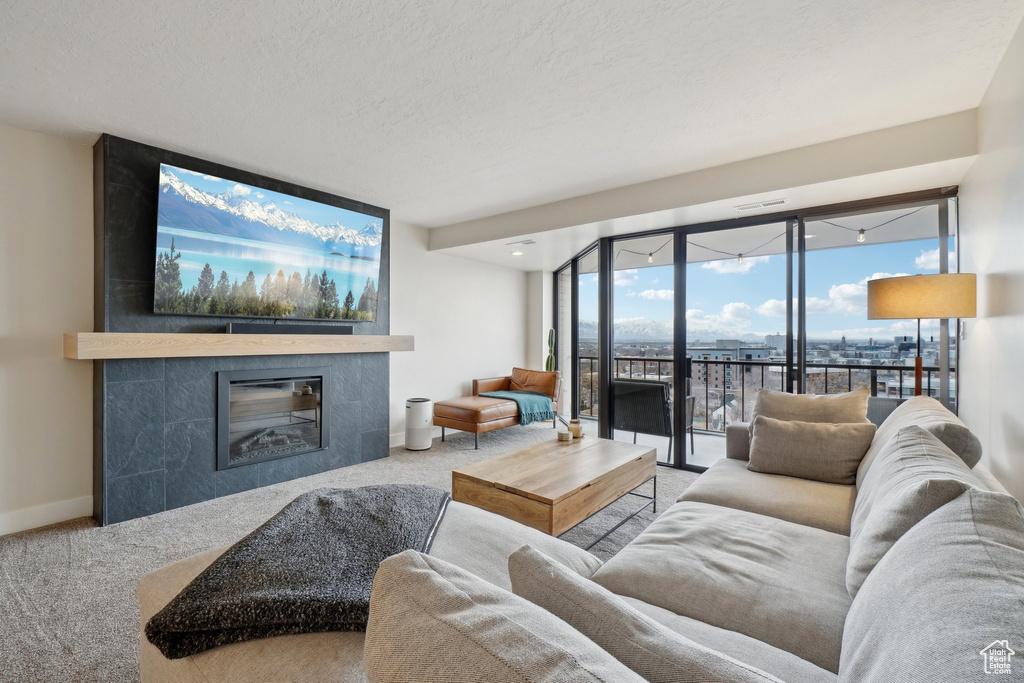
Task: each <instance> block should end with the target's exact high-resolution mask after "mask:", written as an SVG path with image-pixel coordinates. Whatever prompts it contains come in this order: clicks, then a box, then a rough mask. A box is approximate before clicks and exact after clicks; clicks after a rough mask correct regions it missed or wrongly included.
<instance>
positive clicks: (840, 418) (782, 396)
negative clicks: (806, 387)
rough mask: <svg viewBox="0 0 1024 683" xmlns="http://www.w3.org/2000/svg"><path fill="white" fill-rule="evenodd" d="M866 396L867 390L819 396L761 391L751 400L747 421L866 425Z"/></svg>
mask: <svg viewBox="0 0 1024 683" xmlns="http://www.w3.org/2000/svg"><path fill="white" fill-rule="evenodd" d="M870 395H871V392H870V391H868V388H867V387H861V388H860V389H855V390H853V391H850V392H846V393H843V394H825V395H822V396H815V395H813V394H788V393H785V392H782V391H772V390H771V389H761V390H760V391H758V392H757V395H756V396H755V397H754V408H753V410H752V411H751V419H752V420H753V418H756V417H757V416H758V415H764V416H765V417H771V418H774V419H776V420H800V421H801V422H828V423H832V424H835V423H840V422H844V423H845V422H867V421H868V397H869V396H870Z"/></svg>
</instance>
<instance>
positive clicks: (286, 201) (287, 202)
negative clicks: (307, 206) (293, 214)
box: [284, 199, 292, 206]
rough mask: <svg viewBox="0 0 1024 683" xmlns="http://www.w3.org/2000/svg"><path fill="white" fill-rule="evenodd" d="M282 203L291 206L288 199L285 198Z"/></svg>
mask: <svg viewBox="0 0 1024 683" xmlns="http://www.w3.org/2000/svg"><path fill="white" fill-rule="evenodd" d="M284 203H285V204H288V205H289V206H291V204H292V203H291V202H290V201H288V200H287V199H286V200H284Z"/></svg>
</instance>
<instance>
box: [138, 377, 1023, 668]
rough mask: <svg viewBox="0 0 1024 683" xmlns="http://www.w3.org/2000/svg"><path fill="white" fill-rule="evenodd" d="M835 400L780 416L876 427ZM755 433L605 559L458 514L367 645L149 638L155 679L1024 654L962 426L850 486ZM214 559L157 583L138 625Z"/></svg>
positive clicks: (999, 498)
mask: <svg viewBox="0 0 1024 683" xmlns="http://www.w3.org/2000/svg"><path fill="white" fill-rule="evenodd" d="M759 398H760V397H759ZM825 398H826V397H819V398H818V399H813V398H808V399H807V400H808V401H810V402H809V403H802V404H801V403H799V402H798V403H787V404H786V405H785V406H784V407H785V408H786V409H787V410H789V409H796V410H797V413H796V414H793V415H788V416H786V417H787V419H788V420H797V421H800V422H807V423H823V424H824V423H840V424H842V423H863V422H864V421H865V419H866V418H865V417H864V415H865V411H864V410H863V409H862V408H861V406H866V396H858V395H853V394H851V395H844V396H842V397H838V398H835V397H828V399H829V401H832V402H827V401H826V402H822V401H821V399H825ZM773 400H775V397H769V396H766V397H765V404H764V405H763V406H762V408H763V410H764V411H765V412H766V413H770V412H772V411H773V408H772V406H771V405H770V403H771V401H773ZM783 400H784V401H786V399H783ZM843 401H845V403H843ZM775 408H778V406H775ZM755 412H756V409H755ZM783 412H784V411H783ZM776 414H780V413H778V412H777V411H776ZM755 419H756V418H755ZM758 425H762V426H763V423H758V422H755V428H754V429H753V430H752V429H750V428H749V427H747V426H733V427H731V428H730V430H729V433H728V436H727V439H728V441H729V444H728V446H729V449H728V452H729V457H728V458H726V459H725V460H722V461H720V462H718V463H716V464H715V465H714V466H713V467H711V468H710V469H709V470H708V471H707V472H705V473H704V474H702V475H701V476H700V477H699V478H698V479H697V481H696V482H695V483H694V484H693V485H691V486H690V487H689V488H688V489H687V490H686V492H685V493H684V494H683V495H682V497H681V498H680V499H679V501H678V502H677V503H676V504H674V505H673V506H672V507H670V508H669V509H668V510H667V511H665V512H664V513H663V514H662V515H661V516H660V517H659V518H658V519H657V520H655V521H654V522H653V523H652V524H651V525H650V526H649V527H648V528H647V529H646V530H645V531H644V532H643V533H642V534H640V536H638V537H637V538H636V539H635V540H634V541H633V542H631V543H630V544H629V545H628V546H626V547H625V548H624V549H623V550H622V551H620V552H619V553H618V554H617V555H616V556H615V557H613V558H612V559H610V560H609V561H608V562H606V563H604V564H602V563H601V562H600V561H599V560H597V559H596V558H594V557H593V556H592V555H590V554H589V553H586V552H584V551H582V550H580V549H578V548H576V547H575V546H572V545H570V544H567V543H564V542H562V541H559V540H558V539H554V538H551V537H548V536H546V535H544V534H541V533H540V532H536V531H534V530H532V529H528V528H526V527H523V526H521V525H518V524H516V523H515V522H511V521H509V520H506V519H504V518H501V517H497V516H494V515H491V514H489V513H487V512H484V511H481V510H478V509H476V508H472V507H469V506H465V505H460V504H458V503H453V504H452V506H451V509H450V510H449V512H448V514H447V515H446V518H445V521H444V523H443V524H442V525H441V528H440V529H439V531H438V536H437V540H436V542H435V544H434V547H433V549H432V551H431V554H430V556H429V557H427V556H422V555H418V554H417V553H414V552H412V551H408V552H406V553H402V554H400V555H397V556H394V557H392V558H390V559H389V560H387V561H385V562H384V563H383V564H382V565H381V570H380V571H379V572H378V575H377V580H376V581H375V583H374V591H373V596H372V598H371V620H370V624H369V627H368V630H367V633H366V634H365V636H364V634H362V633H358V634H356V633H325V634H312V635H302V636H285V637H279V638H271V639H266V640H262V641H253V642H249V643H242V644H237V645H230V646H226V647H221V648H218V649H215V650H211V651H208V652H206V653H203V654H200V655H196V656H194V657H190V658H188V659H183V660H174V661H171V660H167V659H165V658H164V657H163V656H162V655H161V654H160V653H159V652H158V651H157V650H156V649H155V648H153V646H152V645H150V644H149V643H148V642H146V640H145V638H144V637H142V638H141V649H142V675H143V678H144V680H151V681H156V680H177V681H189V680H193V681H207V680H209V681H212V680H336V681H345V680H365V677H367V676H368V677H369V679H370V680H372V681H400V680H453V681H455V680H508V681H527V680H559V681H560V680H579V681H585V680H606V681H628V680H673V681H686V680H694V681H698V680H700V681H703V680H737V681H747V680H750V681H776V680H782V681H791V682H800V681H834V680H843V681H917V680H928V681H969V680H990V679H991V678H992V677H991V676H989V675H987V674H986V673H985V668H984V667H985V655H984V654H982V651H983V650H984V649H985V648H987V647H988V646H989V645H990V644H992V643H997V642H1000V641H1006V642H1005V643H1003V645H1007V646H1008V647H1010V648H1013V647H1017V649H1019V648H1020V647H1024V509H1022V508H1021V506H1020V504H1019V503H1018V502H1017V501H1016V500H1014V499H1013V498H1012V497H1010V496H1009V495H1008V494H1007V493H1006V492H1005V491H1004V490H1003V489H1002V487H1001V486H1000V485H999V484H998V482H996V481H995V479H994V478H993V477H992V476H991V475H990V474H989V473H988V472H987V471H986V470H985V469H984V468H983V467H981V466H979V465H977V461H978V458H979V457H980V447H979V445H978V442H977V439H975V438H974V436H973V435H972V434H970V432H969V431H968V430H967V429H966V427H964V426H963V424H962V423H961V422H960V421H959V420H958V419H957V418H956V416H955V415H953V414H952V413H950V412H949V411H947V410H945V409H944V408H942V407H941V406H940V405H939V404H938V403H937V402H936V401H934V400H932V399H929V398H915V399H912V400H909V401H907V402H905V403H904V404H902V405H901V406H900V407H899V408H898V409H897V410H895V411H894V412H893V413H892V415H890V416H889V417H888V418H887V419H886V421H885V422H884V423H883V424H882V425H881V426H880V427H879V428H878V430H877V432H875V434H874V437H873V439H871V441H870V446H869V447H868V449H867V453H866V455H865V456H864V457H863V459H862V460H860V461H859V466H857V467H856V470H855V472H854V470H850V471H849V472H848V473H847V475H848V476H849V478H850V479H851V480H854V483H849V484H841V483H829V482H826V481H813V480H810V479H804V478H799V477H794V476H784V475H778V474H770V473H765V472H763V471H761V472H758V471H753V469H754V468H755V467H756V468H761V469H763V468H764V467H766V465H765V460H764V458H762V457H761V454H763V453H775V454H776V455H775V456H773V457H778V455H777V454H778V453H779V452H780V450H779V448H778V445H779V444H778V443H772V442H770V439H772V438H774V437H772V434H773V432H771V431H770V430H769V429H762V428H761V427H760V426H758ZM775 426H776V427H777V426H778V425H775ZM759 430H760V431H759ZM860 431H861V432H862V431H863V430H860ZM774 434H776V435H777V434H778V432H775V433H774ZM751 436H752V437H753V442H754V451H753V453H754V456H753V458H754V459H753V461H748V460H747V458H748V457H751V440H752V439H751ZM818 437H820V434H819V435H818ZM818 437H815V438H818ZM787 438H789V437H787ZM776 441H777V439H776ZM801 455H802V456H803V457H805V458H806V457H807V456H811V458H812V460H811V461H809V462H812V461H813V456H814V454H813V453H811V454H808V453H803V454H801ZM787 462H788V461H787ZM812 464H813V462H812ZM787 466H788V465H787ZM768 468H769V469H770V468H771V467H770V463H769V467H768ZM847 475H843V474H839V475H836V476H839V477H842V476H847ZM828 476H832V475H828ZM826 478H828V477H827V476H826ZM526 546H529V547H526ZM219 552H220V551H211V552H210V553H206V554H204V555H199V556H196V557H193V558H190V559H188V560H184V561H182V562H179V563H177V564H175V565H171V566H170V567H166V568H164V569H161V570H159V571H157V572H154V573H152V574H150V575H147V576H146V577H144V578H143V579H142V581H141V582H140V583H139V588H138V594H139V601H140V608H141V616H142V623H143V624H144V623H145V621H146V620H147V619H148V618H149V616H150V615H152V614H154V613H155V612H156V611H157V610H159V609H160V608H161V607H162V606H163V605H164V604H166V603H167V602H168V601H169V600H170V599H171V598H172V597H173V596H174V595H175V594H176V593H177V592H178V591H179V590H180V589H181V588H182V587H184V585H186V584H187V583H188V581H189V580H190V579H191V578H192V577H194V576H195V575H196V574H198V573H199V572H200V571H201V570H202V568H204V567H205V566H206V565H208V564H209V563H210V562H211V561H212V560H213V559H214V558H215V557H216V556H217V555H218V554H219ZM1022 652H1024V651H1022ZM1022 656H1024V655H1022ZM1013 665H1014V673H1018V675H1019V672H1024V663H1021V664H1019V665H1018V664H1017V662H1013ZM1018 670H1019V672H1018Z"/></svg>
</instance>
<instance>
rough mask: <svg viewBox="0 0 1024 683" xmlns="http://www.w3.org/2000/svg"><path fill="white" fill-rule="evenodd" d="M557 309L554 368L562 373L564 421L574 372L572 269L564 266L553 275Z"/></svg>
mask: <svg viewBox="0 0 1024 683" xmlns="http://www.w3.org/2000/svg"><path fill="white" fill-rule="evenodd" d="M555 277H556V278H557V279H556V281H555V288H556V295H557V297H558V299H557V301H556V306H557V309H558V310H556V311H555V316H556V330H557V333H558V337H559V338H558V339H557V340H556V344H555V346H556V348H557V350H558V351H557V353H558V355H557V357H556V358H555V367H556V368H557V369H558V370H559V372H561V373H562V395H561V396H559V397H558V411H559V413H561V414H562V416H564V417H565V418H566V419H569V417H570V416H571V415H572V383H573V382H574V381H575V374H576V373H575V370H574V368H573V367H572V268H571V267H569V266H566V267H565V268H563V269H562V270H560V271H558V272H557V273H556V274H555Z"/></svg>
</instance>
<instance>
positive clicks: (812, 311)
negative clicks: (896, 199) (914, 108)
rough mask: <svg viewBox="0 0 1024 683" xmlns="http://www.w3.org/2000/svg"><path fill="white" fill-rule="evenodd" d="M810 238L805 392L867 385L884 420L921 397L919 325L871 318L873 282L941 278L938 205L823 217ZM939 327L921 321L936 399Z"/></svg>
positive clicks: (927, 388)
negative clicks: (916, 380) (918, 276)
mask: <svg viewBox="0 0 1024 683" xmlns="http://www.w3.org/2000/svg"><path fill="white" fill-rule="evenodd" d="M806 232H807V237H806V245H807V246H806V253H807V255H806V306H807V323H806V324H807V348H806V353H807V365H806V368H805V373H806V374H805V378H804V379H805V391H806V393H809V394H825V393H838V392H843V391H849V390H851V389H856V388H857V387H862V386H866V387H868V388H870V389H871V394H872V399H871V401H870V411H869V412H870V415H869V417H871V418H872V420H874V421H876V422H880V421H881V420H882V419H884V417H885V416H886V415H888V413H889V412H891V411H892V410H893V408H895V406H896V404H897V402H898V401H900V400H902V399H905V398H908V397H910V396H913V395H914V372H913V367H914V358H915V356H917V354H918V336H917V329H918V325H917V320H869V319H868V317H867V283H868V281H869V280H874V279H878V278H885V277H893V276H903V275H915V274H934V273H938V272H939V265H940V263H939V261H940V259H939V254H940V239H939V207H938V206H937V205H936V204H934V203H931V204H924V205H921V206H903V207H898V208H892V209H884V210H872V211H868V212H857V213H851V214H847V215H838V216H827V217H820V218H818V217H816V218H814V219H808V220H807V222H806ZM947 248H948V247H947ZM951 261H953V262H955V260H954V259H951ZM939 329H940V325H939V321H938V320H922V321H921V339H920V342H921V343H920V349H921V354H922V357H923V362H924V368H925V369H924V375H923V379H922V393H924V394H927V395H931V396H935V397H937V396H938V395H939V385H940V382H939V367H938V366H939V350H940V341H941V340H940V335H939ZM953 341H954V343H955V340H953Z"/></svg>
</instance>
